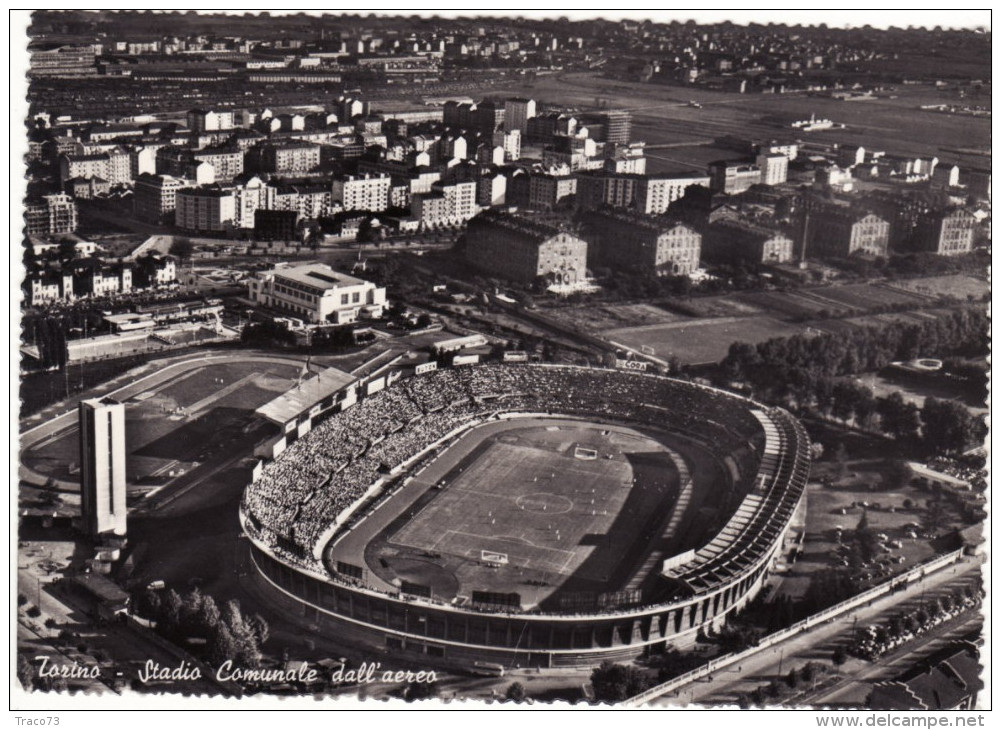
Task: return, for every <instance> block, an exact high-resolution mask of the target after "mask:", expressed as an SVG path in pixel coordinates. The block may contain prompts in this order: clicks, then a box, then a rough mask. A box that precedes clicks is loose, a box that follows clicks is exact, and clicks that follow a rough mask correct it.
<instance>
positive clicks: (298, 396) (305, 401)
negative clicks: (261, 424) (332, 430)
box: [255, 368, 357, 426]
mask: <svg viewBox="0 0 1001 730" xmlns="http://www.w3.org/2000/svg"><path fill="white" fill-rule="evenodd" d="M356 380H357V378H355V377H354V376H353V375H350V374H348V373H346V372H344V371H343V370H338V369H337V368H327V369H326V370H324V371H323V372H322V373H320V374H319V375H317V376H315V377H309V378H308V379H307V380H304V381H302V382H301V383H300V384H299V385H298V386H296V387H295V388H292V389H291V390H289V391H288V392H287V393H284V394H283V395H280V396H278V397H277V398H275V399H274V400H273V401H271V402H270V403H265V404H264V405H263V406H261V407H260V408H258V409H257V411H255V412H256V413H257V415H259V416H261V417H262V418H266V419H268V420H269V421H271V422H272V423H276V424H278V425H279V426H284V425H285V424H286V423H288V422H289V421H291V420H292V419H293V418H296V417H297V416H299V414H301V413H303V412H305V411H308V410H309V409H310V408H312V407H313V406H315V405H316V404H317V403H320V402H321V401H323V400H324V399H325V398H328V397H329V396H331V395H333V394H334V393H337V392H338V391H340V390H343V389H344V388H346V387H348V386H349V385H351V384H352V383H354V382H355V381H356Z"/></svg>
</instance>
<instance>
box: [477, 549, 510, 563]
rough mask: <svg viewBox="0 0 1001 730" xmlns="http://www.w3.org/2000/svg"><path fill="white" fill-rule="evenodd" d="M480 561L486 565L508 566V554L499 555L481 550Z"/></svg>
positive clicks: (491, 551)
mask: <svg viewBox="0 0 1001 730" xmlns="http://www.w3.org/2000/svg"><path fill="white" fill-rule="evenodd" d="M480 560H482V561H483V562H485V563H497V564H498V565H507V553H498V552H495V551H493V550H480Z"/></svg>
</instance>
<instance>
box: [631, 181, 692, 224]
mask: <svg viewBox="0 0 1001 730" xmlns="http://www.w3.org/2000/svg"><path fill="white" fill-rule="evenodd" d="M693 185H701V186H703V187H706V188H708V187H709V176H708V175H701V174H697V173H696V174H682V175H665V176H656V177H645V178H643V179H641V180H640V181H639V184H638V185H637V189H636V209H637V210H639V211H640V212H641V213H646V214H647V215H660V214H661V213H665V212H666V211H667V208H668V206H669V205H671V203H673V202H674V201H675V200H677V199H678V198H680V197H682V196H683V195H684V194H685V191H686V190H687V189H688V188H690V187H691V186H693Z"/></svg>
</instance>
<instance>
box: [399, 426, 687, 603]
mask: <svg viewBox="0 0 1001 730" xmlns="http://www.w3.org/2000/svg"><path fill="white" fill-rule="evenodd" d="M533 423H534V424H537V425H533V426H531V427H527V428H518V429H513V430H505V431H502V432H500V433H497V434H494V435H490V436H488V437H487V438H485V439H484V440H483V441H482V442H481V443H479V444H478V445H476V446H475V448H473V449H472V450H471V451H469V452H468V453H466V454H465V455H464V456H462V457H461V458H460V459H459V460H458V461H457V462H453V463H451V464H447V465H445V468H447V469H448V471H447V473H444V475H442V474H441V471H442V467H441V465H440V463H439V464H435V465H434V466H438V467H439V470H438V472H437V473H436V475H435V479H436V481H435V482H434V485H435V488H432V489H430V490H429V491H428V492H427V494H426V497H425V498H424V499H421V500H420V501H419V502H418V503H416V504H415V505H414V506H413V507H412V509H411V510H410V512H409V513H404V515H403V516H402V518H403V519H401V520H396V521H394V523H393V524H392V525H391V526H390V527H389V529H388V530H387V531H386V532H385V533H384V535H385V538H384V539H385V541H386V543H384V544H385V547H386V548H388V549H387V550H380V553H381V554H382V557H383V558H384V559H385V560H386V562H387V565H386V567H390V568H392V569H393V570H394V572H396V574H397V575H398V576H400V577H403V578H405V579H408V580H411V581H414V582H419V583H430V584H431V585H432V586H433V588H434V590H435V592H436V593H437V594H439V595H442V593H453V592H460V591H461V592H462V593H466V594H468V592H469V591H472V590H514V591H519V592H520V593H522V594H523V595H525V596H526V598H528V597H529V596H531V595H533V594H534V595H536V596H537V597H538V598H541V597H542V596H543V595H546V594H549V593H552V592H553V591H554V590H558V589H560V588H561V587H562V588H564V589H565V588H567V587H568V586H570V587H573V588H586V589H599V588H603V587H607V586H611V585H612V584H614V583H617V582H619V581H621V580H623V579H624V578H626V577H627V573H628V572H629V569H630V568H634V567H635V565H634V564H633V563H635V562H636V551H637V549H639V548H641V547H642V545H643V544H644V540H645V538H648V537H649V536H648V535H647V534H646V531H647V530H652V529H655V528H654V527H651V526H650V525H651V518H653V517H656V516H657V515H664V514H666V512H667V511H669V510H670V508H671V506H672V505H673V504H674V500H675V499H676V496H677V488H678V470H677V467H676V466H675V464H674V462H673V460H672V457H671V455H670V454H669V453H667V450H666V449H665V448H664V447H663V446H662V445H661V444H659V443H658V442H657V441H656V440H654V439H653V438H651V437H649V436H646V435H643V434H641V433H639V432H637V431H634V430H632V429H626V428H622V427H612V426H607V427H606V426H601V425H594V424H584V423H574V422H570V421H559V422H558V423H559V425H555V424H556V423H557V422H556V421H548V420H547V421H545V422H539V421H534V422H533ZM540 423H545V424H547V425H538V424H540ZM595 452H596V453H595ZM578 457H584V458H578ZM444 458H447V456H446V457H444ZM440 461H441V460H440ZM428 558H430V561H431V562H433V563H435V564H436V565H437V567H432V565H431V564H430V562H425V561H427V560H428ZM421 563H423V567H424V569H423V570H422V569H421ZM627 563H628V564H627ZM442 568H444V571H442V570H441V569H442ZM444 572H448V573H450V574H451V577H450V578H449V579H448V580H445V575H443V573H444ZM526 586H529V587H527V588H526ZM547 587H548V588H547ZM540 589H541V590H540ZM453 595H454V593H453ZM526 602H528V603H530V602H531V600H529V601H526Z"/></svg>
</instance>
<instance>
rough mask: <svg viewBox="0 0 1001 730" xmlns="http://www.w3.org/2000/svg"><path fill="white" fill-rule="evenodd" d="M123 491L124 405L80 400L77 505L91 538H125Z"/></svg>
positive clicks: (124, 487) (99, 400) (95, 399)
mask: <svg viewBox="0 0 1001 730" xmlns="http://www.w3.org/2000/svg"><path fill="white" fill-rule="evenodd" d="M125 490H126V479H125V405H124V404H122V403H119V402H118V401H115V400H112V399H111V398H94V399H91V400H84V401H80V505H81V516H82V518H83V528H84V530H85V531H86V532H87V534H88V535H89V536H90V537H92V538H97V537H100V536H101V535H106V534H108V533H111V534H113V535H115V536H118V537H124V536H125V530H126V508H125Z"/></svg>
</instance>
